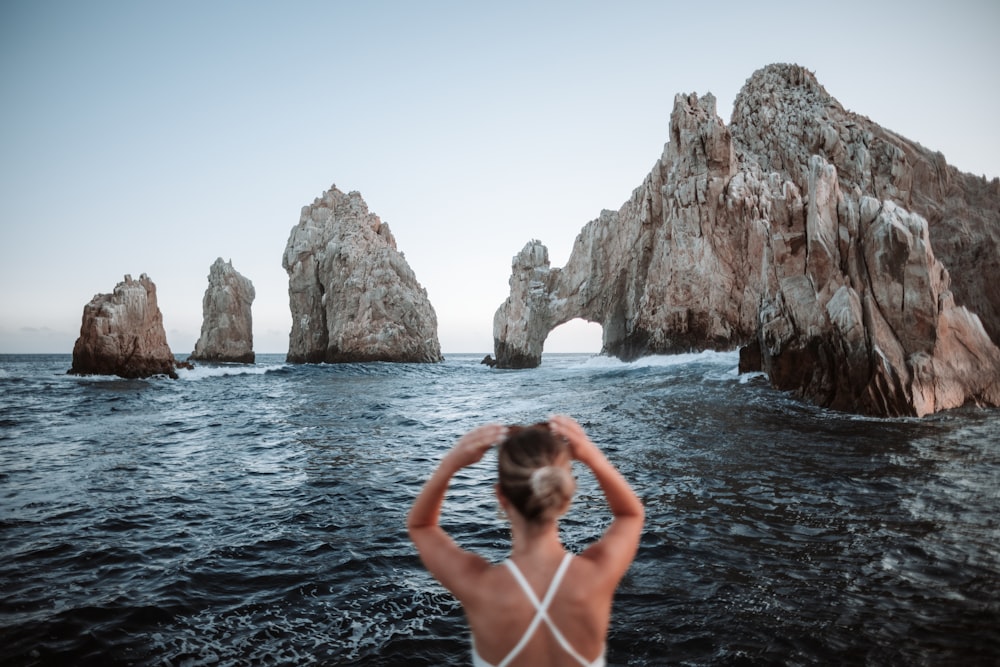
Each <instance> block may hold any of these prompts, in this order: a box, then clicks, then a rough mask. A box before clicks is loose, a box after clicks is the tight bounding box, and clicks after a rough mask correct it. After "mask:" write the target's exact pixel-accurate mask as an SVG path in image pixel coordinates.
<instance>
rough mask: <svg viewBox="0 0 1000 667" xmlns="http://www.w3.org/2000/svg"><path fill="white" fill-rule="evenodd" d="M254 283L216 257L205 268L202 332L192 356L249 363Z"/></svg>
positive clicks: (198, 358) (250, 359)
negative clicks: (208, 267)
mask: <svg viewBox="0 0 1000 667" xmlns="http://www.w3.org/2000/svg"><path fill="white" fill-rule="evenodd" d="M255 296H256V293H255V292H254V288H253V283H252V282H250V280H249V279H248V278H246V277H244V276H243V275H241V274H240V272H239V271H237V270H236V269H234V268H233V262H232V260H230V261H229V262H224V261H222V258H221V257H219V258H218V259H216V260H215V263H214V264H212V266H211V268H210V269H209V271H208V289H206V290H205V296H204V298H203V299H202V302H201V309H202V324H201V336H200V337H199V338H198V342H197V343H195V345H194V352H192V353H191V357H190V358H191V359H193V360H196V361H215V362H233V363H242V364H252V363H253V362H254V352H253V317H252V314H251V306H252V305H253V300H254V297H255Z"/></svg>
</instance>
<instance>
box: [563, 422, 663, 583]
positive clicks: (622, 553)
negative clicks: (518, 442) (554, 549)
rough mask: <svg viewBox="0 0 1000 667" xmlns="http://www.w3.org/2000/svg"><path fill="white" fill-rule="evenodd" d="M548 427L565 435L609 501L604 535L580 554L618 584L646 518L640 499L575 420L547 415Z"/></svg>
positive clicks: (637, 546) (635, 548) (626, 568)
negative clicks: (608, 514)
mask: <svg viewBox="0 0 1000 667" xmlns="http://www.w3.org/2000/svg"><path fill="white" fill-rule="evenodd" d="M549 427H550V428H551V429H552V432H553V433H554V434H555V435H556V436H559V437H563V438H566V440H567V442H569V447H570V454H571V456H572V457H573V458H574V459H575V460H577V461H580V462H581V463H583V464H584V465H585V466H587V467H588V468H590V470H591V471H592V472H593V473H594V477H595V478H596V479H597V483H598V484H599V485H600V487H601V490H602V491H603V492H604V497H605V499H607V501H608V507H609V509H610V510H611V514H612V515H613V516H614V520H613V521H612V522H611V525H610V526H608V529H607V530H606V531H605V533H604V536H603V537H602V538H601V539H600V540H599V541H598V542H596V543H595V544H593V545H591V546H590V547H589V548H588V549H587V550H586V551H584V552H583V553H582V554H581V556H583V557H585V558H588V559H590V560H592V561H594V562H595V563H597V564H598V565H599V566H600V568H601V570H603V571H605V572H607V573H608V574H609V576H610V577H611V578H612V579H613V580H614V584H617V583H618V581H619V580H620V579H621V578H622V577H623V576H624V575H625V571H626V570H628V567H629V565H630V564H631V563H632V559H633V558H635V554H636V551H637V550H638V548H639V538H640V537H641V536H642V526H643V522H644V521H645V509H644V508H643V506H642V501H640V500H639V497H638V496H636V494H635V491H633V490H632V487H631V486H629V483H628V482H627V481H625V478H624V477H622V474H621V473H620V472H618V469H617V468H615V467H614V466H613V465H612V464H611V462H610V461H608V459H607V457H606V456H605V455H604V452H602V451H601V450H600V449H599V448H598V447H597V445H595V444H594V443H593V442H592V441H591V440H590V438H589V437H587V434H586V433H585V432H584V430H583V427H582V426H580V424H578V423H577V422H576V420H574V419H573V418H572V417H568V416H566V415H553V416H552V417H550V418H549Z"/></svg>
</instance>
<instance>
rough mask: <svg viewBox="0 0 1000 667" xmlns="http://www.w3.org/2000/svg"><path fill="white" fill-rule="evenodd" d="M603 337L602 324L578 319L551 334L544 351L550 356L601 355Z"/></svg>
mask: <svg viewBox="0 0 1000 667" xmlns="http://www.w3.org/2000/svg"><path fill="white" fill-rule="evenodd" d="M603 335H604V330H603V328H602V327H601V325H600V324H598V323H597V322H588V321H587V320H584V319H582V318H579V317H577V318H574V319H572V320H570V321H568V322H565V323H563V324H560V325H559V326H557V327H556V328H555V329H553V330H552V331H550V332H549V335H548V336H546V337H545V344H544V351H545V352H546V353H549V354H562V353H578V354H600V352H601V348H602V347H603Z"/></svg>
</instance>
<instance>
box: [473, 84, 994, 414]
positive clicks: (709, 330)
mask: <svg viewBox="0 0 1000 667" xmlns="http://www.w3.org/2000/svg"><path fill="white" fill-rule="evenodd" d="M996 183H997V182H994V183H987V182H986V181H985V179H978V178H976V177H974V176H971V175H969V174H962V173H960V172H958V170H956V169H955V168H953V167H949V166H948V165H947V164H946V163H944V160H943V158H942V157H941V156H940V154H936V153H931V152H930V151H927V150H926V149H924V148H923V147H921V146H920V145H919V144H916V143H914V142H910V141H908V140H906V139H903V138H901V137H899V136H898V135H895V134H893V133H891V132H889V131H887V130H884V129H882V128H881V127H879V126H878V125H875V124H874V123H872V122H871V121H870V120H869V119H867V118H865V117H863V116H859V115H857V114H853V113H851V112H848V111H846V110H845V109H844V108H843V107H842V106H841V105H840V104H839V103H838V102H837V101H836V100H835V99H834V98H833V97H831V96H830V95H829V94H828V93H827V92H826V90H824V89H823V87H822V86H821V85H820V84H819V83H818V82H817V81H816V79H815V77H814V76H813V74H812V73H811V72H809V71H808V70H805V69H804V68H801V67H798V66H797V65H770V66H768V67H765V68H763V69H762V70H759V71H757V72H755V73H754V74H753V76H751V77H750V79H748V80H747V83H746V85H745V86H744V87H743V90H741V91H740V94H739V95H738V96H737V98H736V100H735V103H734V111H733V122H732V125H731V126H730V127H727V126H726V125H725V124H724V123H723V122H722V120H721V119H720V118H719V117H718V115H717V113H716V104H715V99H714V97H712V95H710V94H709V95H705V96H704V97H702V98H699V97H698V96H697V95H693V94H692V95H677V96H676V97H675V98H674V108H673V111H672V113H671V116H670V141H669V142H668V143H667V145H666V146H665V148H664V151H663V154H662V156H661V157H660V159H659V160H658V161H657V162H656V164H655V165H653V168H652V170H651V171H650V173H649V175H648V176H647V177H646V179H645V180H644V182H643V183H642V185H640V186H639V187H638V188H636V190H635V191H634V192H633V193H632V196H631V198H630V199H629V200H628V201H626V202H625V204H624V205H623V206H622V207H621V208H620V209H619V210H618V211H603V212H602V213H601V215H600V216H599V217H598V218H597V219H595V220H593V221H591V222H589V223H588V224H587V225H585V226H584V228H583V230H582V231H581V232H580V234H579V235H578V236H577V238H576V241H575V243H574V246H573V250H572V253H571V255H570V258H569V260H568V262H567V264H566V266H564V267H562V268H552V267H550V266H549V261H548V252H547V250H546V249H545V246H543V245H542V244H541V243H540V242H538V241H531V242H530V243H528V244H527V245H526V246H525V247H524V249H523V250H521V252H520V253H518V255H516V256H515V257H514V260H513V263H512V271H511V278H510V287H511V291H510V296H509V297H508V298H507V300H506V301H505V302H504V303H503V304H502V305H501V306H500V308H499V309H498V310H497V313H496V315H495V317H494V321H493V336H494V348H495V353H496V360H497V363H498V365H499V366H501V367H508V368H522V367H529V366H537V365H538V364H539V363H541V347H542V344H543V343H544V341H545V338H546V336H547V335H548V333H549V331H551V330H552V329H553V328H554V327H556V326H558V325H559V324H561V323H563V322H566V321H568V320H570V319H572V318H574V317H580V318H583V319H585V320H588V321H591V322H598V323H600V324H601V326H602V327H603V344H602V348H603V349H602V352H603V353H604V354H609V355H613V356H617V357H619V358H622V359H626V360H627V359H632V358H635V357H638V356H642V355H645V354H663V353H674V352H680V351H686V350H690V349H734V348H736V347H739V346H746V348H745V349H747V350H748V351H750V352H751V353H748V354H747V355H746V356H745V358H746V359H754V358H755V359H758V360H759V365H760V369H761V370H764V371H766V372H767V374H768V377H769V378H770V380H771V383H772V384H773V385H774V386H776V387H778V388H779V389H786V390H790V391H792V392H794V393H795V394H797V395H798V396H800V397H803V398H806V399H809V400H812V401H813V402H815V403H818V404H820V405H823V406H828V407H832V408H835V409H839V410H848V411H853V412H860V413H865V414H875V415H883V416H896V415H923V414H927V413H929V412H934V411H937V410H942V409H947V408H952V407H957V406H960V405H962V404H963V403H967V402H973V403H977V404H985V405H1000V349H998V348H997V346H996V344H995V341H998V340H1000V291H998V290H996V289H995V288H994V286H993V285H992V284H991V283H990V281H991V280H995V274H996V271H991V270H990V269H994V268H996V269H997V270H1000V259H998V257H1000V187H998V186H997V185H996ZM932 243H933V245H934V249H933V250H932ZM970 248H976V249H978V250H977V251H976V252H975V253H973V254H971V255H970V254H969V252H970V251H969V249H970ZM934 250H938V251H939V255H936V254H935V252H934ZM946 267H951V268H952V269H955V270H957V274H958V278H957V279H956V281H955V282H954V283H953V282H952V279H951V276H950V274H949V271H948V269H947V268H946ZM961 304H966V305H969V306H970V307H973V308H975V311H976V312H975V313H974V312H972V311H970V310H968V309H967V308H965V307H964V306H963V305H961ZM980 318H982V319H980ZM991 338H992V340H991Z"/></svg>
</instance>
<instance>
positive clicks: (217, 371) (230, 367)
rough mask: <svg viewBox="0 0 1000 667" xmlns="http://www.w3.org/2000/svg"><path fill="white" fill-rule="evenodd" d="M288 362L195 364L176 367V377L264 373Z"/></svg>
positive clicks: (195, 378)
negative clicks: (190, 366)
mask: <svg viewBox="0 0 1000 667" xmlns="http://www.w3.org/2000/svg"><path fill="white" fill-rule="evenodd" d="M287 367H288V364H269V365H257V366H253V365H250V364H224V365H218V366H214V365H213V366H202V365H197V364H196V365H195V367H194V368H191V369H189V368H178V369H177V377H178V379H180V380H204V379H206V378H215V377H225V376H228V375H264V374H265V373H269V372H271V371H277V370H281V369H282V368H287Z"/></svg>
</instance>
